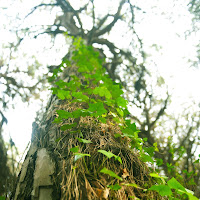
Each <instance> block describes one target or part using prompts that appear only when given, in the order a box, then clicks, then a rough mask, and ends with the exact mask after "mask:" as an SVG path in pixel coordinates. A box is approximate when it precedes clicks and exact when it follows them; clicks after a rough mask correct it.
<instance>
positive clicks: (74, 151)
mask: <svg viewBox="0 0 200 200" xmlns="http://www.w3.org/2000/svg"><path fill="white" fill-rule="evenodd" d="M70 151H71V152H73V153H78V151H79V147H78V146H76V147H73V148H71V149H70Z"/></svg>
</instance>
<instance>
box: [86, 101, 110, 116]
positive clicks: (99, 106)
mask: <svg viewBox="0 0 200 200" xmlns="http://www.w3.org/2000/svg"><path fill="white" fill-rule="evenodd" d="M88 110H89V111H91V112H93V113H95V114H94V116H95V117H98V116H102V115H103V114H105V113H107V110H106V109H105V108H104V105H103V103H102V102H97V103H94V104H92V103H89V109H88Z"/></svg>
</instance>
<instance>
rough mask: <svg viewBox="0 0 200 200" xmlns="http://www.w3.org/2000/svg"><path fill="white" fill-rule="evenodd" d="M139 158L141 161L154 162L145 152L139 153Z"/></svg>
mask: <svg viewBox="0 0 200 200" xmlns="http://www.w3.org/2000/svg"><path fill="white" fill-rule="evenodd" d="M140 159H141V160H142V161H143V162H151V163H154V160H153V159H152V157H151V156H149V155H147V154H145V153H142V154H141V157H140Z"/></svg>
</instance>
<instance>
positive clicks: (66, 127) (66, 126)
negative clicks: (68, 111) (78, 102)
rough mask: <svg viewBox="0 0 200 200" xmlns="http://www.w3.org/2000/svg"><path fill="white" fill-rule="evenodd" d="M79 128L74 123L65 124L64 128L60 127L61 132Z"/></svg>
mask: <svg viewBox="0 0 200 200" xmlns="http://www.w3.org/2000/svg"><path fill="white" fill-rule="evenodd" d="M76 126H77V123H73V124H65V125H63V126H61V127H60V130H61V131H65V130H67V129H71V128H74V127H76Z"/></svg>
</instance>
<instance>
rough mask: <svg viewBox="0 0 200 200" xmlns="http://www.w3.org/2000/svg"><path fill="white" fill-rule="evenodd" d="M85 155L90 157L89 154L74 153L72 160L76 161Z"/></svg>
mask: <svg viewBox="0 0 200 200" xmlns="http://www.w3.org/2000/svg"><path fill="white" fill-rule="evenodd" d="M85 156H89V157H90V154H84V153H75V157H74V162H76V161H77V160H78V159H80V158H83V157H85Z"/></svg>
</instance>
